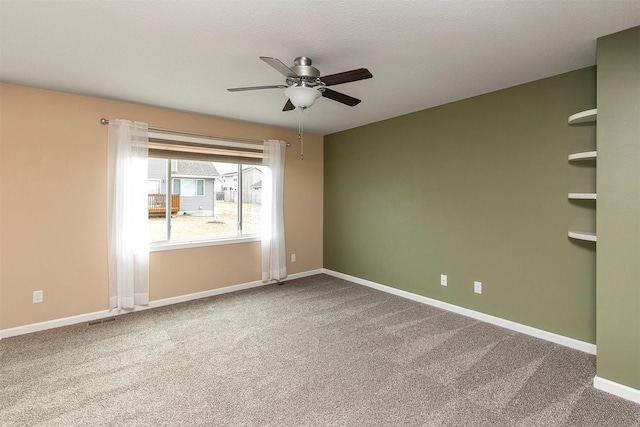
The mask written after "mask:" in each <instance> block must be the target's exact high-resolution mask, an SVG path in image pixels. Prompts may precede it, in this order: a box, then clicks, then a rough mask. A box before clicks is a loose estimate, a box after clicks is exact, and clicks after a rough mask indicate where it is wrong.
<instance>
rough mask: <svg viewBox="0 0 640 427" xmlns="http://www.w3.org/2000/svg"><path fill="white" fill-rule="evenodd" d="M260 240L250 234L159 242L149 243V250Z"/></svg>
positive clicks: (158, 250) (258, 237)
mask: <svg viewBox="0 0 640 427" xmlns="http://www.w3.org/2000/svg"><path fill="white" fill-rule="evenodd" d="M260 240H261V238H260V236H258V235H250V236H242V237H229V238H226V239H216V240H183V241H180V242H159V243H150V244H149V252H160V251H173V250H175V249H189V248H201V247H205V246H219V245H233V244H236V243H248V242H259V241H260Z"/></svg>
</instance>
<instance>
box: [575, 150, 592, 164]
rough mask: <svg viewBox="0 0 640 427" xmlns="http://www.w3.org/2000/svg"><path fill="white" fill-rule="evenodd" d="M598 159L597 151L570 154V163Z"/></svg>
mask: <svg viewBox="0 0 640 427" xmlns="http://www.w3.org/2000/svg"><path fill="white" fill-rule="evenodd" d="M597 158H598V152H597V151H584V152H582V153H573V154H569V161H570V162H577V161H582V160H595V159H597Z"/></svg>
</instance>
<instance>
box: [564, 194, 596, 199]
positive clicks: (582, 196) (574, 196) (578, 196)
mask: <svg viewBox="0 0 640 427" xmlns="http://www.w3.org/2000/svg"><path fill="white" fill-rule="evenodd" d="M569 198H570V199H576V200H596V198H597V195H596V193H569Z"/></svg>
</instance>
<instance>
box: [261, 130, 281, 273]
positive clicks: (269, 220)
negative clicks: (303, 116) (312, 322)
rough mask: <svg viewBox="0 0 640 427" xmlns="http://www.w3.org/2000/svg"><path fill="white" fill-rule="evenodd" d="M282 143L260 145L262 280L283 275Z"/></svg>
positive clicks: (272, 142) (274, 142) (267, 142)
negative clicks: (263, 168)
mask: <svg viewBox="0 0 640 427" xmlns="http://www.w3.org/2000/svg"><path fill="white" fill-rule="evenodd" d="M286 148H287V146H286V143H285V142H283V141H273V140H267V141H265V142H264V154H263V158H262V164H263V165H264V166H266V168H265V171H263V173H262V227H263V232H262V281H263V282H268V281H271V280H281V279H284V278H285V277H286V276H287V259H286V256H287V255H286V251H285V247H284V213H283V211H284V209H283V200H284V197H283V195H284V193H283V188H284V159H285V152H286Z"/></svg>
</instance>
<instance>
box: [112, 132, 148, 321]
mask: <svg viewBox="0 0 640 427" xmlns="http://www.w3.org/2000/svg"><path fill="white" fill-rule="evenodd" d="M148 133H149V132H148V125H147V124H146V123H142V122H130V121H127V120H109V142H108V147H109V148H108V162H109V164H108V177H107V185H108V188H107V226H108V233H109V234H108V251H109V309H110V310H112V309H114V308H118V309H131V308H133V307H134V305H147V304H148V303H149V237H148V234H149V226H148V224H147V222H148V210H147V208H148V207H147V169H148V162H147V157H148V152H149V136H148Z"/></svg>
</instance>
